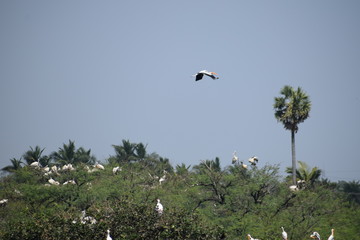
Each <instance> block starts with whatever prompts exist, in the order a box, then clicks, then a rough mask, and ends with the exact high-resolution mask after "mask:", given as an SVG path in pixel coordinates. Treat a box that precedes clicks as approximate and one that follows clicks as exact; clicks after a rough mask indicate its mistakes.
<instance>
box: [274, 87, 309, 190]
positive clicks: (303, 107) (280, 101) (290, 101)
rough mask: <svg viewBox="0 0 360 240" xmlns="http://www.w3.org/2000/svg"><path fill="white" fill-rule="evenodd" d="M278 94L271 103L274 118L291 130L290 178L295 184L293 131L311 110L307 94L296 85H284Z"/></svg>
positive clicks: (295, 131) (296, 129)
mask: <svg viewBox="0 0 360 240" xmlns="http://www.w3.org/2000/svg"><path fill="white" fill-rule="evenodd" d="M280 94H281V95H283V96H281V97H275V103H274V105H273V107H274V109H275V118H276V119H277V120H278V122H282V123H283V125H284V128H285V129H286V130H290V131H291V155H292V180H293V184H294V185H295V184H296V155H295V133H297V131H298V130H299V127H298V125H299V124H300V123H302V122H304V121H305V120H306V119H307V118H308V117H309V113H310V110H311V101H310V99H309V96H308V95H307V94H306V93H305V92H303V90H302V89H301V88H300V87H298V88H297V89H296V90H295V89H293V88H292V87H291V86H287V85H286V86H284V87H283V88H282V89H281V91H280Z"/></svg>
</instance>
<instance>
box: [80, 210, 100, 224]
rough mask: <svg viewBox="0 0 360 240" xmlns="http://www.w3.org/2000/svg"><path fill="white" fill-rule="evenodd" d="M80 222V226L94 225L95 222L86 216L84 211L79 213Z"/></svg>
mask: <svg viewBox="0 0 360 240" xmlns="http://www.w3.org/2000/svg"><path fill="white" fill-rule="evenodd" d="M80 222H81V223H82V224H86V223H90V224H96V222H97V221H96V219H95V218H93V217H91V216H86V211H85V210H83V211H81V217H80Z"/></svg>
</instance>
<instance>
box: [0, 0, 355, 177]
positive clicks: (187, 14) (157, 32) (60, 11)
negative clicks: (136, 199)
mask: <svg viewBox="0 0 360 240" xmlns="http://www.w3.org/2000/svg"><path fill="white" fill-rule="evenodd" d="M359 13H360V1H357V0H355V1H350V0H349V1H331V0H326V1H321V0H319V1H239V0H236V1H208V0H207V1H165V0H164V1H157V0H154V1H16V0H14V1H6V0H3V1H0V33H1V37H0V68H1V70H0V110H1V118H0V133H1V138H0V168H2V167H4V166H5V165H8V164H10V159H11V158H13V157H15V158H19V157H21V156H22V154H23V153H24V152H25V151H27V150H29V149H30V146H32V147H35V146H36V145H39V146H40V147H42V148H45V149H46V150H45V152H44V153H45V154H50V153H51V152H53V151H57V150H58V148H59V147H62V145H63V143H68V140H69V139H70V140H73V141H75V145H76V147H84V148H86V149H89V148H91V150H92V153H93V154H94V155H95V156H96V157H97V158H98V159H99V160H100V161H105V159H106V158H107V157H109V156H110V155H113V154H114V150H113V147H112V145H113V144H116V145H119V144H121V141H122V140H123V139H128V140H130V141H131V142H135V143H138V142H142V143H144V144H148V147H147V150H148V152H157V153H158V154H159V155H160V156H162V157H167V158H169V159H170V161H171V163H172V164H173V165H174V166H175V165H176V164H180V163H185V164H187V165H190V164H191V165H195V164H199V162H200V160H205V159H214V158H215V157H219V158H220V160H221V164H222V166H223V167H225V166H227V165H229V164H231V157H232V153H233V151H234V150H236V151H237V152H238V156H239V158H240V159H242V160H247V159H248V158H249V157H251V156H253V155H257V156H258V157H259V159H260V163H259V165H260V166H263V165H264V164H265V163H269V164H280V167H281V171H282V173H283V171H284V169H285V167H287V166H290V165H291V151H290V132H289V131H286V130H284V129H283V126H282V124H281V123H277V121H276V119H275V118H274V110H273V102H274V97H275V96H279V91H280V89H281V88H282V87H283V86H284V85H291V86H293V87H298V86H300V87H302V88H303V90H304V91H305V92H307V94H308V95H309V96H310V98H311V101H312V111H311V114H310V115H311V116H310V118H309V119H307V120H306V121H305V122H304V123H302V124H300V125H299V127H300V130H299V132H298V134H297V135H296V146H297V149H296V150H297V159H298V160H301V161H305V162H307V163H308V164H309V165H310V166H312V167H314V166H317V167H319V168H321V169H322V170H323V171H324V172H323V176H324V177H327V178H330V179H331V180H333V181H337V180H347V181H350V180H360V158H359V154H358V151H359V150H360V139H359V136H360V127H359V124H360V96H359V90H360V14H359ZM203 69H207V70H209V71H215V72H217V73H218V74H219V75H220V79H219V80H216V81H213V80H212V79H210V78H205V79H204V80H202V81H198V82H195V81H194V78H193V77H192V76H191V75H192V74H195V73H196V72H197V71H200V70H203Z"/></svg>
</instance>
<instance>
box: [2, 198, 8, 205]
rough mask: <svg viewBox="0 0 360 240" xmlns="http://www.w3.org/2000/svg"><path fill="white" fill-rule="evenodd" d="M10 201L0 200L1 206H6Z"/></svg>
mask: <svg viewBox="0 0 360 240" xmlns="http://www.w3.org/2000/svg"><path fill="white" fill-rule="evenodd" d="M8 201H9V200H8V199H6V198H5V199H2V200H0V206H1V205H5V204H6V203H7V202H8Z"/></svg>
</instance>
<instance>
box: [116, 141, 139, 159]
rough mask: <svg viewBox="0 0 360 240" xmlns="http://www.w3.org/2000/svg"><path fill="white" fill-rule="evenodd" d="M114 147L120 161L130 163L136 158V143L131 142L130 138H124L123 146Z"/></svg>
mask: <svg viewBox="0 0 360 240" xmlns="http://www.w3.org/2000/svg"><path fill="white" fill-rule="evenodd" d="M113 147H114V150H115V153H116V156H115V157H116V159H117V161H118V162H119V163H120V162H126V163H128V162H130V161H131V160H134V159H135V158H136V156H135V148H136V144H134V143H131V142H130V141H129V140H122V146H121V145H113Z"/></svg>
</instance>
